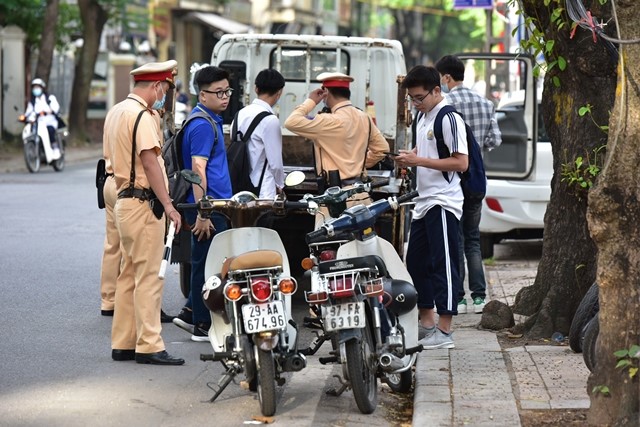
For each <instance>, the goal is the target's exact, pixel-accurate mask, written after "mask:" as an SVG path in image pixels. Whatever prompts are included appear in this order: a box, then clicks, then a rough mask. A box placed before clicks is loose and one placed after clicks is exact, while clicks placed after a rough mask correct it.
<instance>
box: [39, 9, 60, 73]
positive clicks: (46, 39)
mask: <svg viewBox="0 0 640 427" xmlns="http://www.w3.org/2000/svg"><path fill="white" fill-rule="evenodd" d="M58 6H59V0H47V9H46V11H45V14H44V23H43V28H42V38H41V39H40V50H39V51H38V64H37V65H36V76H38V77H40V78H41V79H42V80H44V81H45V82H46V83H47V84H48V83H49V74H51V63H52V62H53V49H54V48H55V45H56V28H57V26H58Z"/></svg>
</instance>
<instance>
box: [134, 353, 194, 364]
mask: <svg viewBox="0 0 640 427" xmlns="http://www.w3.org/2000/svg"><path fill="white" fill-rule="evenodd" d="M136 362H137V363H145V364H151V365H184V359H178V358H176V357H171V356H170V355H169V353H167V351H166V350H162V351H159V352H157V353H136Z"/></svg>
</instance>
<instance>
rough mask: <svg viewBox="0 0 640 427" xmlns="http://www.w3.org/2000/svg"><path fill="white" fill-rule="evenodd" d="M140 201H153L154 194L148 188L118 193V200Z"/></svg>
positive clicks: (126, 189) (127, 189) (130, 189)
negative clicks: (132, 199) (133, 199)
mask: <svg viewBox="0 0 640 427" xmlns="http://www.w3.org/2000/svg"><path fill="white" fill-rule="evenodd" d="M131 198H135V199H140V200H143V201H144V200H151V199H155V194H153V191H151V189H149V188H125V189H124V190H122V191H121V192H119V193H118V199H131Z"/></svg>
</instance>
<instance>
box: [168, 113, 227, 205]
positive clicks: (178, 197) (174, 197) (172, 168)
mask: <svg viewBox="0 0 640 427" xmlns="http://www.w3.org/2000/svg"><path fill="white" fill-rule="evenodd" d="M195 118H203V119H207V121H208V122H209V123H210V124H211V127H213V135H214V136H213V146H212V148H211V156H213V149H214V148H215V146H216V142H217V141H218V125H217V124H216V123H215V122H214V121H213V119H212V118H211V116H210V115H209V114H207V113H205V112H202V111H194V112H193V113H191V114H190V115H189V117H187V118H186V119H185V120H184V121H183V122H182V125H181V126H180V129H179V130H178V132H176V133H175V134H174V135H171V136H169V137H168V138H166V139H165V141H164V145H163V146H162V158H163V159H164V168H165V170H166V171H167V177H168V178H169V196H171V201H172V202H173V205H174V206H177V205H178V203H184V202H185V201H186V200H187V196H188V195H189V190H190V189H191V184H190V183H189V182H187V181H186V180H185V179H184V178H183V177H182V175H180V171H181V170H182V169H184V161H183V160H182V138H183V137H184V130H185V128H186V127H187V124H188V123H189V122H190V121H191V120H193V119H195Z"/></svg>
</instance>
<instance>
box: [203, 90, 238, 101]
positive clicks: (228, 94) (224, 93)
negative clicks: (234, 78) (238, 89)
mask: <svg viewBox="0 0 640 427" xmlns="http://www.w3.org/2000/svg"><path fill="white" fill-rule="evenodd" d="M200 90H201V91H203V92H206V93H213V94H215V95H216V96H217V97H218V99H223V98H224V97H225V96H226V97H227V98H230V97H231V94H232V93H233V89H232V88H229V89H224V90H216V91H213V90H206V89H200Z"/></svg>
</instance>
